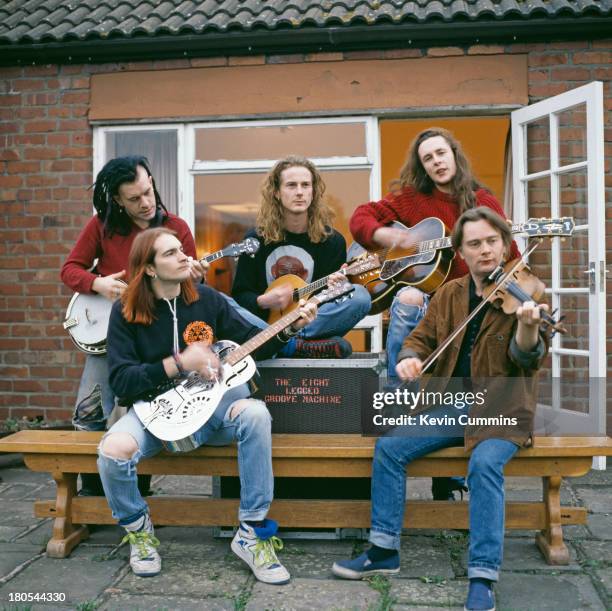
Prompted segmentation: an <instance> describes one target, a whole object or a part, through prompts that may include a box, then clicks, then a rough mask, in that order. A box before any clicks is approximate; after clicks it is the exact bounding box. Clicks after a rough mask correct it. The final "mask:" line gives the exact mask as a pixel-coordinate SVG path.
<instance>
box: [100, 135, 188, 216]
mask: <svg viewBox="0 0 612 611" xmlns="http://www.w3.org/2000/svg"><path fill="white" fill-rule="evenodd" d="M106 155H107V159H106V161H109V160H110V159H113V158H115V157H123V156H126V155H142V156H144V157H146V158H147V159H148V160H149V165H150V168H151V172H152V173H153V178H155V185H156V186H157V191H158V192H159V195H160V197H161V200H162V202H163V203H164V205H165V206H166V208H168V210H169V211H170V212H173V213H175V214H176V213H177V210H178V178H177V173H176V170H177V136H176V130H157V131H140V130H139V131H132V132H127V131H126V132H107V133H106Z"/></svg>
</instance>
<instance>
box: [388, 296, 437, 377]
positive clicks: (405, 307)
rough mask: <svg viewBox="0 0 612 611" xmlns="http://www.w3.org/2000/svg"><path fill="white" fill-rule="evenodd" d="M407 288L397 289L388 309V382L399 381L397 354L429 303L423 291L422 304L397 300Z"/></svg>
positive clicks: (423, 314)
mask: <svg viewBox="0 0 612 611" xmlns="http://www.w3.org/2000/svg"><path fill="white" fill-rule="evenodd" d="M407 288H410V287H404V288H403V289H401V290H400V291H398V293H397V295H396V296H395V298H394V299H393V303H392V304H391V308H390V310H389V314H390V318H389V331H388V332H387V377H388V381H389V384H397V383H398V382H399V380H398V377H397V373H396V372H395V366H396V365H397V355H398V354H399V352H400V350H401V349H402V345H403V343H404V340H405V339H406V338H407V337H408V336H409V335H410V334H411V333H412V331H413V329H414V328H415V327H416V326H417V324H418V323H419V322H420V321H421V319H422V318H423V316H425V312H427V306H428V305H429V296H428V295H426V294H425V293H423V305H422V306H418V305H412V304H408V303H402V302H401V301H400V300H399V296H400V295H401V293H402V291H403V290H405V289H407Z"/></svg>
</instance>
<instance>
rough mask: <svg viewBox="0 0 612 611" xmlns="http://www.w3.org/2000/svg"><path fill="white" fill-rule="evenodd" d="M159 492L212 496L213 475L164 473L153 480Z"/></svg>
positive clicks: (153, 484)
mask: <svg viewBox="0 0 612 611" xmlns="http://www.w3.org/2000/svg"><path fill="white" fill-rule="evenodd" d="M152 487H153V488H154V490H155V491H156V492H157V493H158V494H170V495H172V494H191V495H196V496H210V495H211V494H212V477H210V476H209V475H164V476H162V477H160V478H156V479H155V480H153V482H152Z"/></svg>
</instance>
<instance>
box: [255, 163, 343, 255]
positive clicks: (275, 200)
mask: <svg viewBox="0 0 612 611" xmlns="http://www.w3.org/2000/svg"><path fill="white" fill-rule="evenodd" d="M293 167H301V168H306V169H307V170H308V171H309V172H310V175H311V177H312V203H311V204H310V206H309V207H308V239H309V240H310V241H311V242H313V243H315V244H317V243H319V242H323V241H325V239H326V238H327V237H328V236H330V235H331V234H332V231H333V230H332V228H331V226H332V221H333V219H334V216H335V214H334V211H333V210H332V208H331V207H330V206H329V205H328V204H327V203H325V202H324V201H323V194H324V193H325V183H324V182H323V178H322V177H321V174H320V173H319V170H317V168H316V166H315V165H314V163H312V161H310V160H309V159H306V157H298V156H296V155H291V156H289V157H285V159H281V160H280V161H277V162H276V165H275V166H274V167H273V168H272V169H271V170H270V172H269V173H268V175H267V176H266V179H265V180H264V183H263V185H262V187H261V206H260V207H259V212H258V214H257V221H256V228H257V233H258V234H259V235H260V236H261V237H262V238H263V240H264V242H265V243H266V244H270V243H271V242H281V241H282V240H284V239H285V235H286V234H285V228H284V226H283V219H284V213H283V204H282V202H281V200H280V197H279V192H280V187H281V174H282V173H283V171H284V170H286V169H288V168H293Z"/></svg>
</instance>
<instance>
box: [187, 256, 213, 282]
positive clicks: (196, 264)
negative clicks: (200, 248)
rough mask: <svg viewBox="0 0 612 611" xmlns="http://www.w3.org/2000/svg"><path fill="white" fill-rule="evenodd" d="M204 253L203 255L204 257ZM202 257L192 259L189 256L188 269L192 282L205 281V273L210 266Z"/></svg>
mask: <svg viewBox="0 0 612 611" xmlns="http://www.w3.org/2000/svg"><path fill="white" fill-rule="evenodd" d="M205 256H206V255H204V257H205ZM204 257H202V259H200V260H198V259H193V258H192V257H189V269H190V271H191V279H192V280H193V281H194V282H200V281H203V282H206V273H207V272H208V268H209V267H210V263H208V261H205V260H204Z"/></svg>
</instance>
